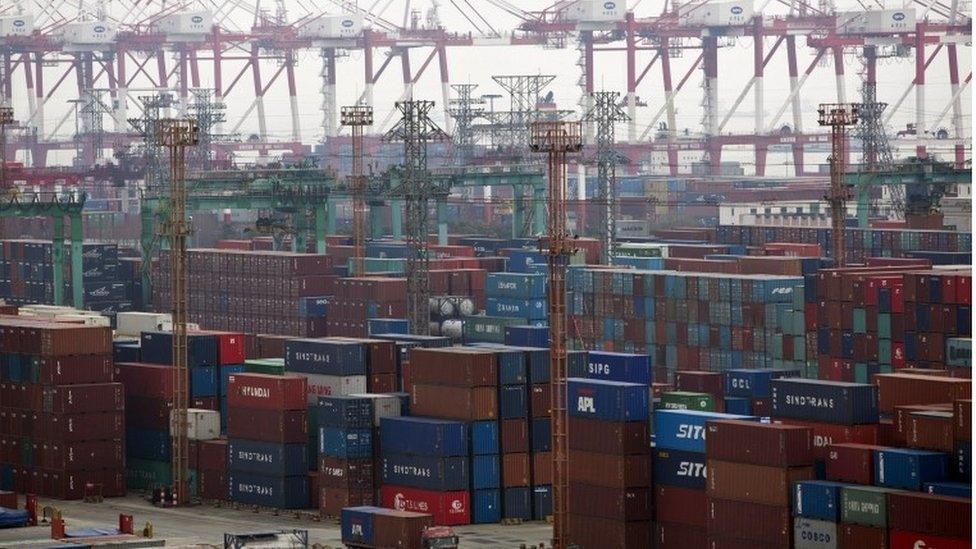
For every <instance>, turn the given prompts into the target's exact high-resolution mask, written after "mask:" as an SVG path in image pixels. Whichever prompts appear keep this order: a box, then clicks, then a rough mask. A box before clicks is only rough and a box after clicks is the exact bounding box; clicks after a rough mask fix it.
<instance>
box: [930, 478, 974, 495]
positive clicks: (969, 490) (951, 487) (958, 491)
mask: <svg viewBox="0 0 976 549" xmlns="http://www.w3.org/2000/svg"><path fill="white" fill-rule="evenodd" d="M922 490H923V491H925V492H927V493H929V494H938V495H940V496H952V497H954V498H966V499H972V496H973V486H972V485H971V484H967V483H965V482H926V483H925V485H924V486H922Z"/></svg>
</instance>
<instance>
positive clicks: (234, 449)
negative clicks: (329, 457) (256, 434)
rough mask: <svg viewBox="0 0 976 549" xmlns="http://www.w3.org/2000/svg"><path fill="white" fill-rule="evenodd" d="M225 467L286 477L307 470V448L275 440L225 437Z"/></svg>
mask: <svg viewBox="0 0 976 549" xmlns="http://www.w3.org/2000/svg"><path fill="white" fill-rule="evenodd" d="M227 469H228V470H230V471H237V472H241V473H257V474H260V475H271V476H278V477H287V476H295V475H304V474H306V473H308V449H307V448H306V447H305V445H304V444H275V443H273V442H261V441H257V440H243V439H233V438H232V439H230V440H229V441H227Z"/></svg>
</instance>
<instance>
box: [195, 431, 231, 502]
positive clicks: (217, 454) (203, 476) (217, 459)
mask: <svg viewBox="0 0 976 549" xmlns="http://www.w3.org/2000/svg"><path fill="white" fill-rule="evenodd" d="M196 447H197V455H196V463H197V467H196V477H197V485H198V488H197V493H198V494H199V495H200V497H201V498H203V499H206V500H226V499H227V487H228V486H229V484H228V483H227V458H228V456H229V453H228V451H227V447H228V443H227V439H214V440H205V441H200V442H198V443H197V444H196Z"/></svg>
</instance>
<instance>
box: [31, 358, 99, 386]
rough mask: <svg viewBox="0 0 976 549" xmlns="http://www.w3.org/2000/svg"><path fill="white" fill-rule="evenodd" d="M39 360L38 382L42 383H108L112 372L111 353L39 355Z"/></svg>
mask: <svg viewBox="0 0 976 549" xmlns="http://www.w3.org/2000/svg"><path fill="white" fill-rule="evenodd" d="M39 360H40V365H41V375H40V379H39V380H38V382H39V383H42V384H44V385H68V384H76V383H109V382H111V381H112V374H113V373H114V369H113V365H112V355H75V356H64V357H40V359H39Z"/></svg>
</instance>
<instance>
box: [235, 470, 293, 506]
mask: <svg viewBox="0 0 976 549" xmlns="http://www.w3.org/2000/svg"><path fill="white" fill-rule="evenodd" d="M227 482H228V483H229V484H230V499H231V501H236V502H239V503H246V504H250V505H261V506H264V507H276V508H279V509H302V508H305V507H307V506H308V502H309V499H308V476H306V475H302V476H293V477H273V476H266V475H260V474H254V473H241V472H237V471H230V472H228V474H227Z"/></svg>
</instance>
